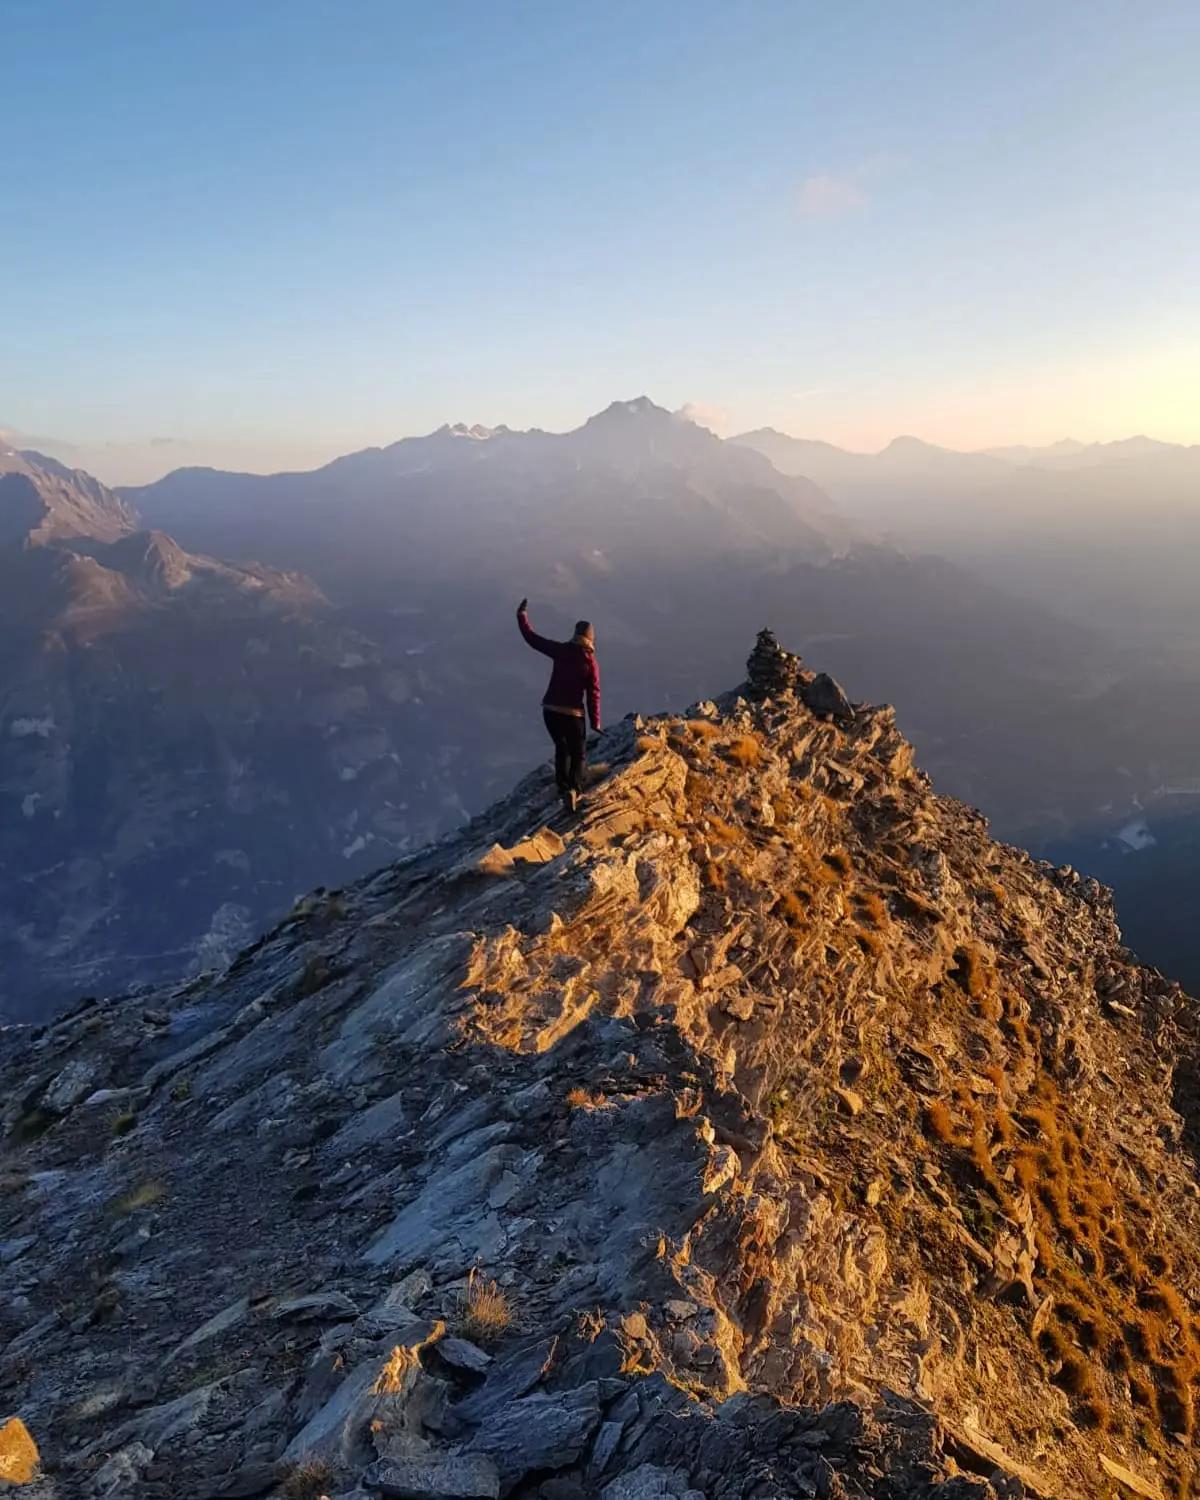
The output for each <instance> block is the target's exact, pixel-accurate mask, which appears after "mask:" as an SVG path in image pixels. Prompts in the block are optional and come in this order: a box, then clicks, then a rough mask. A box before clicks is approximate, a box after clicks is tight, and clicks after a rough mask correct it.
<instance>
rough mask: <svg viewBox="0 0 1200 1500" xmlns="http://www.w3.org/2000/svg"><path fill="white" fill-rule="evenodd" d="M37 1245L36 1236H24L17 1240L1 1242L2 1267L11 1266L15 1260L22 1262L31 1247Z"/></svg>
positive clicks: (0, 1262) (0, 1261) (0, 1258)
mask: <svg viewBox="0 0 1200 1500" xmlns="http://www.w3.org/2000/svg"><path fill="white" fill-rule="evenodd" d="M36 1244H37V1235H36V1234H26V1235H22V1237H21V1238H20V1239H16V1240H0V1266H11V1265H12V1263H13V1261H14V1260H20V1258H21V1256H22V1255H24V1254H25V1252H26V1250H28V1249H29V1247H30V1246H31V1245H36Z"/></svg>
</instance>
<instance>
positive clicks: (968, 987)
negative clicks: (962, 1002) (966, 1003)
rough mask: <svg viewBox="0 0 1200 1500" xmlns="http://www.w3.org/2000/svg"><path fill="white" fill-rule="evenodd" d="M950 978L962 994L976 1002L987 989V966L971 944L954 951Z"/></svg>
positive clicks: (981, 954)
mask: <svg viewBox="0 0 1200 1500" xmlns="http://www.w3.org/2000/svg"><path fill="white" fill-rule="evenodd" d="M950 978H951V979H952V980H953V981H954V982H955V984H957V985H958V987H959V989H961V990H962V991H963V992H964V994H967V995H969V996H970V997H971V999H972V1000H978V999H979V998H980V996H981V995H982V994H983V993H984V991H985V990H986V989H987V987H988V978H989V974H988V966H987V963H986V962H985V960H984V956H983V953H982V952H981V951H980V949H979V948H977V947H976V946H975V945H974V944H973V943H972V944H970V945H969V946H967V947H962V948H956V949H955V950H954V967H953V968H952V969H951V970H950Z"/></svg>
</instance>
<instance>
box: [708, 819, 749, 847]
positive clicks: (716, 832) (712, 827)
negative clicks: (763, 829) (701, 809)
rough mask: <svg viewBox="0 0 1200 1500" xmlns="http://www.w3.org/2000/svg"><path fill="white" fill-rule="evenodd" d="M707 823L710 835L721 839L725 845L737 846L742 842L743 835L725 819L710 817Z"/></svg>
mask: <svg viewBox="0 0 1200 1500" xmlns="http://www.w3.org/2000/svg"><path fill="white" fill-rule="evenodd" d="M706 821H707V823H708V831H709V833H711V834H712V835H713V836H714V837H715V838H718V839H720V841H721V842H722V843H723V844H736V843H739V842H740V841H741V837H742V836H741V834H740V833H739V832H738V830H737V829H736V828H735V827H734V826H733V824H732V823H727V822H726V821H725V819H724V818H717V817H710V818H708V819H706Z"/></svg>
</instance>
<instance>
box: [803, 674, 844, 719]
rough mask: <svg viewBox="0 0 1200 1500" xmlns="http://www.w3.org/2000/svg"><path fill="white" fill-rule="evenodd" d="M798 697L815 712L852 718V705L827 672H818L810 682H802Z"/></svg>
mask: <svg viewBox="0 0 1200 1500" xmlns="http://www.w3.org/2000/svg"><path fill="white" fill-rule="evenodd" d="M800 697H801V698H802V699H803V701H804V704H805V706H806V707H808V708H811V709H812V711H813V713H815V714H824V715H827V716H828V717H829V718H831V719H852V718H853V717H854V706H853V704H852V703H851V702H850V700H849V698H847V697H846V695H845V693H844V692H843V691H842V689H841V687H840V685H839V684H838V683H836V682H835V681H834V680H833V678H832V677H830V675H829V674H828V672H818V673H817V675H816V676H815V677H814V678H813V680H812V681H811V682H806V683H802V684H801V687H800Z"/></svg>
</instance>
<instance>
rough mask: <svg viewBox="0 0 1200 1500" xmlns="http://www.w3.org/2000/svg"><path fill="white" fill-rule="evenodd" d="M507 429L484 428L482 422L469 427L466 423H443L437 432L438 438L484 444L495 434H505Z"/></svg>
mask: <svg viewBox="0 0 1200 1500" xmlns="http://www.w3.org/2000/svg"><path fill="white" fill-rule="evenodd" d="M507 431H508V428H507V427H485V426H484V425H483V423H482V422H473V423H472V424H471V425H470V426H468V425H467V424H466V422H453V423H451V422H445V423H443V425H442V426H441V427H439V428H438V430H437V434H436V435H437V436H439V437H442V436H444V437H456V438H470V439H473V440H474V441H475V442H486V440H487V439H488V438H490V437H495V436H496V435H497V433H501V432H507Z"/></svg>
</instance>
